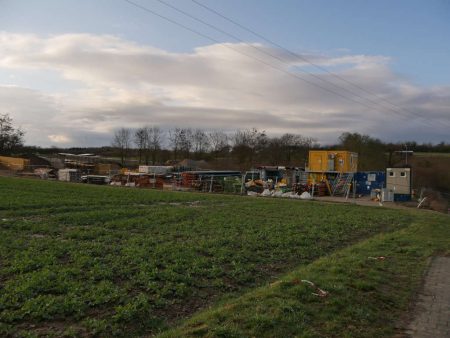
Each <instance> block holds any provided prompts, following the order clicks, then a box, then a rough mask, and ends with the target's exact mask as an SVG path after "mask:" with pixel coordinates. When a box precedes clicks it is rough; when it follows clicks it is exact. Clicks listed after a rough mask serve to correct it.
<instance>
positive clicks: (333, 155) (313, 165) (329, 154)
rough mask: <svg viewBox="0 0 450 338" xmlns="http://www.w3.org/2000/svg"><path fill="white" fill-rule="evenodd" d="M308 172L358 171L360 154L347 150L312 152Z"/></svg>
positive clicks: (310, 152)
mask: <svg viewBox="0 0 450 338" xmlns="http://www.w3.org/2000/svg"><path fill="white" fill-rule="evenodd" d="M308 162H309V163H308V164H309V166H308V168H307V170H308V171H311V172H322V173H325V172H346V173H352V172H353V173H354V172H356V171H357V170H358V154H357V153H354V152H351V151H346V150H310V151H309V161H308Z"/></svg>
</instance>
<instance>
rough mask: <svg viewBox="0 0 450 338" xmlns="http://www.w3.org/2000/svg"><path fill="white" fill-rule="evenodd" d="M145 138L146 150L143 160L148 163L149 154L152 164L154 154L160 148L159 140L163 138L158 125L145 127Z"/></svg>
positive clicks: (154, 157)
mask: <svg viewBox="0 0 450 338" xmlns="http://www.w3.org/2000/svg"><path fill="white" fill-rule="evenodd" d="M145 131H146V135H147V137H146V139H147V145H146V146H147V149H146V150H147V151H146V156H145V161H146V163H147V164H148V160H149V156H148V155H150V156H151V159H152V164H155V163H156V156H157V154H158V152H159V151H160V149H161V142H162V138H163V132H162V130H161V129H160V128H159V127H155V126H153V127H146V128H145Z"/></svg>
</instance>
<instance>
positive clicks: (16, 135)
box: [0, 114, 24, 153]
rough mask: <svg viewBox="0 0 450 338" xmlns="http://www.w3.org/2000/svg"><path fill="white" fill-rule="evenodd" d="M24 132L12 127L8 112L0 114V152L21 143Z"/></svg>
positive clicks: (10, 149) (14, 147)
mask: <svg viewBox="0 0 450 338" xmlns="http://www.w3.org/2000/svg"><path fill="white" fill-rule="evenodd" d="M23 136H24V132H23V131H22V130H21V129H20V128H14V126H13V123H12V118H10V117H9V115H8V114H3V115H0V153H3V152H7V151H12V150H14V149H16V148H18V147H20V146H22V145H23Z"/></svg>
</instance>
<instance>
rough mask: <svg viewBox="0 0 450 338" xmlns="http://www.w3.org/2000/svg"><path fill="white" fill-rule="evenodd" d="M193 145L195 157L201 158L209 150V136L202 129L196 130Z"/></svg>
mask: <svg viewBox="0 0 450 338" xmlns="http://www.w3.org/2000/svg"><path fill="white" fill-rule="evenodd" d="M192 145H193V148H194V153H195V155H196V156H197V157H200V156H201V155H202V154H204V153H205V152H206V151H207V150H208V148H209V139H208V135H207V134H206V133H205V132H204V131H203V130H202V129H196V130H195V131H194V132H193V133H192Z"/></svg>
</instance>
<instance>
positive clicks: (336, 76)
mask: <svg viewBox="0 0 450 338" xmlns="http://www.w3.org/2000/svg"><path fill="white" fill-rule="evenodd" d="M158 1H159V0H158ZM191 1H192V2H194V3H195V4H197V5H198V6H200V7H203V8H204V9H206V10H207V11H209V12H211V13H214V14H216V15H218V16H219V17H221V18H223V19H225V20H226V21H228V22H230V23H232V24H234V25H236V26H237V27H239V28H241V29H243V30H245V31H247V32H249V33H251V34H253V35H254V36H256V37H258V38H260V39H262V40H264V41H265V42H267V43H269V44H271V45H273V46H276V47H278V48H280V49H282V50H283V51H285V52H287V53H288V54H290V55H291V56H294V57H296V58H299V59H301V60H303V61H304V62H306V63H308V64H310V65H311V66H313V67H315V68H317V69H319V70H321V71H324V72H326V73H328V74H330V75H332V76H333V77H335V78H337V79H339V80H340V81H343V82H345V83H347V84H349V85H351V86H352V87H354V88H356V89H359V90H361V91H363V92H365V93H367V94H370V95H374V96H375V97H376V98H378V99H380V100H382V101H384V102H386V103H388V104H390V105H391V106H393V107H396V108H397V110H394V109H393V108H388V109H390V110H392V111H395V112H396V113H398V114H401V113H400V111H403V112H405V113H406V114H408V115H414V116H416V117H417V118H419V119H423V120H424V121H425V122H428V121H427V120H425V118H424V117H423V116H421V115H420V114H418V113H415V112H413V111H408V110H406V109H405V108H403V107H400V106H398V105H396V104H395V103H392V102H390V101H388V100H387V99H385V98H383V97H382V96H380V95H378V94H377V93H375V92H373V91H370V90H367V89H365V88H364V87H361V86H359V85H357V84H355V83H353V82H352V81H349V80H347V79H345V78H344V77H342V76H340V75H338V74H336V73H334V72H331V71H329V70H328V69H326V68H324V67H321V66H320V65H317V64H315V63H314V62H312V61H310V60H309V59H307V58H306V57H304V56H302V55H300V54H298V53H295V52H293V51H291V50H289V49H287V48H286V47H284V46H282V45H280V44H278V43H276V42H275V41H273V40H271V39H269V38H267V37H265V36H263V35H262V34H260V33H258V32H256V31H254V30H252V29H250V28H248V27H246V26H244V25H243V24H241V23H239V22H237V21H236V20H233V19H231V18H230V17H228V16H226V15H224V14H222V13H220V12H218V11H217V10H215V9H212V8H211V7H208V6H207V5H204V4H203V3H201V2H199V1H198V0H191ZM358 97H361V96H359V95H358ZM365 99H367V98H365ZM367 100H369V99H367ZM370 101H371V100H370ZM371 102H374V101H371ZM376 104H379V103H377V102H376ZM429 125H430V124H429ZM430 126H431V125H430Z"/></svg>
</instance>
